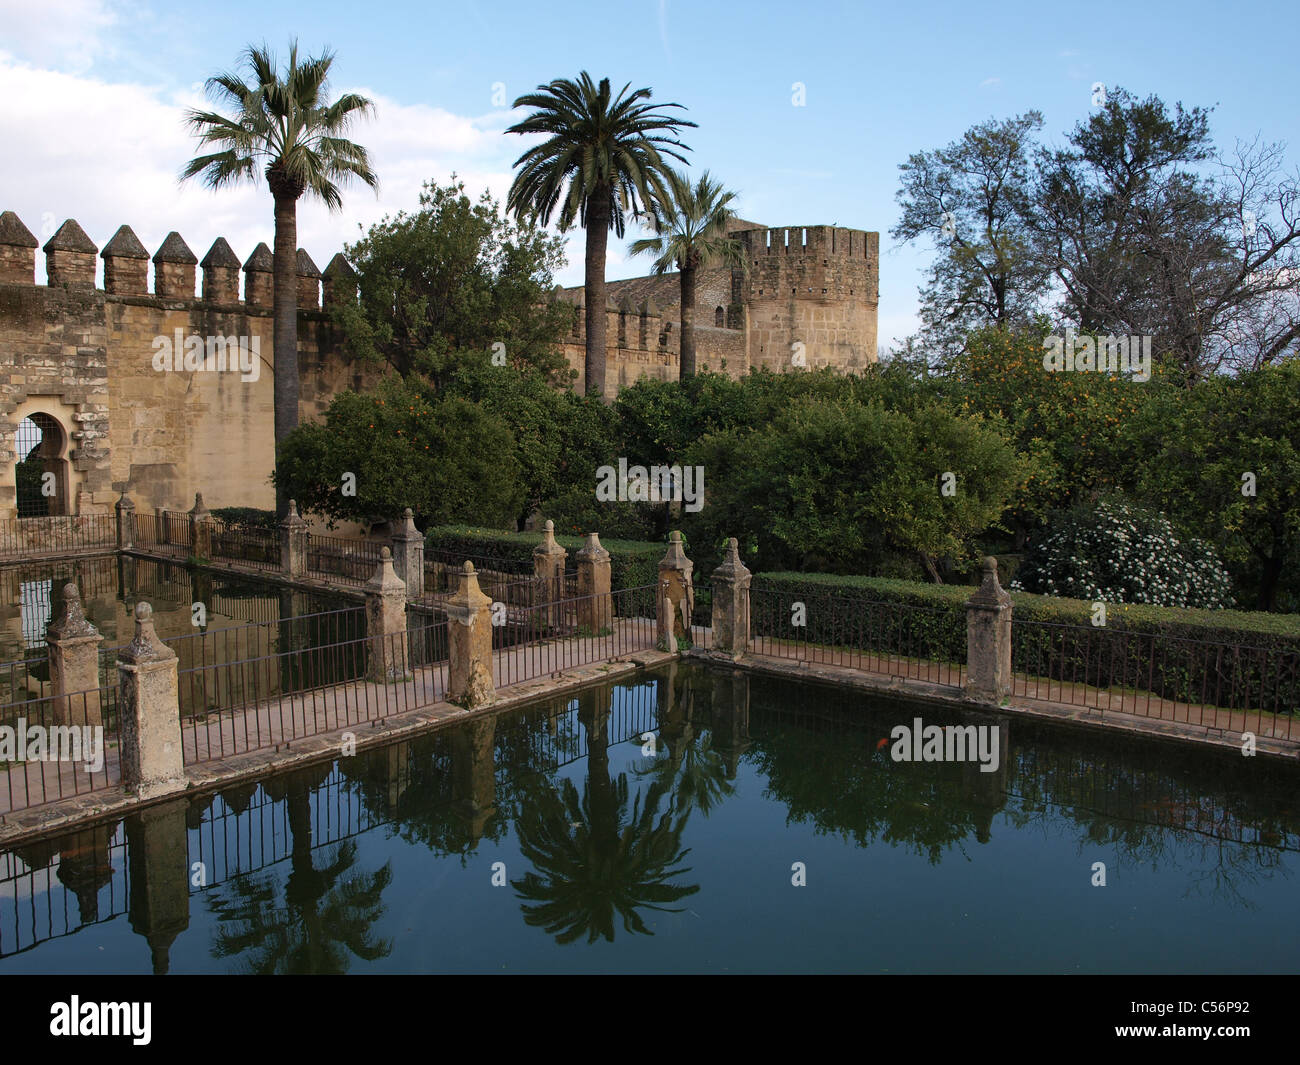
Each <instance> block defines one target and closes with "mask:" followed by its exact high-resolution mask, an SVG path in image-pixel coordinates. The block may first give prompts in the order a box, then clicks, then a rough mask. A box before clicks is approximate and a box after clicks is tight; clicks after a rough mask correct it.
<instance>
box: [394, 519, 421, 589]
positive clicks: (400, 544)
mask: <svg viewBox="0 0 1300 1065" xmlns="http://www.w3.org/2000/svg"><path fill="white" fill-rule="evenodd" d="M393 568H394V569H395V570H396V571H397V575H398V576H399V577H401V578H402V581H403V583H405V585H406V594H407V597H408V598H411V599H419V598H420V596H422V595H424V536H423V535H422V534H421V533H420V531H419V530H418V529H417V528H416V527H415V514H414V512H413V511H412V510H411V508H410V507H407V508H406V513H405V514H403V515H402V519H401V521H399V522H398V523H397V531H396V532H395V533H393Z"/></svg>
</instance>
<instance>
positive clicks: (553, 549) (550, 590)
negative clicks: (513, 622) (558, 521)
mask: <svg viewBox="0 0 1300 1065" xmlns="http://www.w3.org/2000/svg"><path fill="white" fill-rule="evenodd" d="M568 557H569V552H567V551H566V550H565V549H564V548H562V547H561V546H560V545H559V544H557V543H556V542H555V522H553V521H551V519H550V518H547V519H546V527H545V529H544V530H543V531H542V542H541V543H540V544H538V545H537V546H536V547H534V548H533V576H534V577H536V578H537V588H538V598H537V604H538V605H546V606H549V607H550V609H549V610H547V611H546V623H547V624H548V625H549V626H550V627H552V628H558V627H559V626H560V625H562V624H563V622H564V619H563V618H562V617H561V616H560V615H561V614H562V613H563V609H564V608H563V607H560V606H557V605H555V604H557V603H558V602H559V601H560V600H561V599H563V598H564V560H565V559H566V558H568Z"/></svg>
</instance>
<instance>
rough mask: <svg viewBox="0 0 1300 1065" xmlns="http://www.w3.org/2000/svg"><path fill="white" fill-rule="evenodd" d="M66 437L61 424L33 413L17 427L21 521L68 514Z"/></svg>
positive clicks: (19, 512)
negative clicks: (22, 519)
mask: <svg viewBox="0 0 1300 1065" xmlns="http://www.w3.org/2000/svg"><path fill="white" fill-rule="evenodd" d="M66 445H67V436H66V434H65V433H64V431H63V426H61V425H60V424H59V423H58V420H57V419H55V418H53V417H52V416H50V415H49V414H45V413H44V412H42V411H34V412H33V413H32V414H30V415H28V416H27V417H26V418H24V419H23V420H22V421H21V422H19V423H18V431H17V433H16V434H15V442H14V453H15V455H16V457H17V460H18V461H17V464H16V466H15V468H14V480H15V488H16V498H17V504H18V517H20V518H44V517H50V516H53V515H59V514H67V513H68V462H67V459H65V458H64V457H63V453H64V450H65V448H66Z"/></svg>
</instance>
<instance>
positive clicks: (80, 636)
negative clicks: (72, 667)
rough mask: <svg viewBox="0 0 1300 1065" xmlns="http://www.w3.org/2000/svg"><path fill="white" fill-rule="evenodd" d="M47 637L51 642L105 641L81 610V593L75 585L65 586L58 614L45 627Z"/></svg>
mask: <svg viewBox="0 0 1300 1065" xmlns="http://www.w3.org/2000/svg"><path fill="white" fill-rule="evenodd" d="M45 637H46V639H49V640H84V639H94V640H102V639H103V637H102V636H101V635H100V634H99V630H98V629H97V628H95V626H94V625H92V624H91V623H90V621H89V619H88V618H87V617H86V613H85V611H84V610H83V609H82V608H81V593H80V592H78V591H77V586H76V585H75V584H65V585H64V586H63V601H62V602H61V603H60V604H59V609H58V613H57V614H55V616H54V617H52V618H51V619H50V623H49V624H48V625H46V626H45Z"/></svg>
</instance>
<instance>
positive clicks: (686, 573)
mask: <svg viewBox="0 0 1300 1065" xmlns="http://www.w3.org/2000/svg"><path fill="white" fill-rule="evenodd" d="M694 569H695V563H693V562H692V561H691V560H690V559H689V558H687V557H686V553H685V552H684V551H683V550H682V534H681V533H679V532H677V531H676V530H674V531H673V532H671V533H669V534H668V553H667V554H666V555H664V557H663V558H662V559H661V560H660V562H659V597H658V599H659V608H658V610H657V611H656V617H657V618H658V627H657V636H658V639H659V648H660V650H663V651H676V650H677V647H678V641H679V640H685V641H686V642H687V643H688V644H689V643H690V642H691V612H692V611H693V610H694V608H695V588H694V587H693V585H692V584H691V574H692V572H693V571H694Z"/></svg>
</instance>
